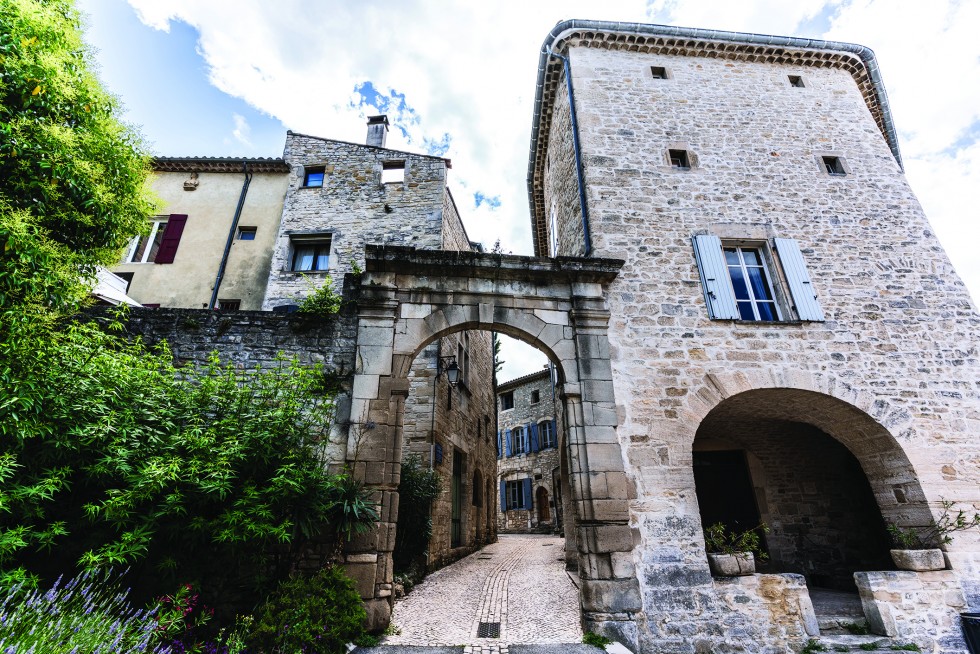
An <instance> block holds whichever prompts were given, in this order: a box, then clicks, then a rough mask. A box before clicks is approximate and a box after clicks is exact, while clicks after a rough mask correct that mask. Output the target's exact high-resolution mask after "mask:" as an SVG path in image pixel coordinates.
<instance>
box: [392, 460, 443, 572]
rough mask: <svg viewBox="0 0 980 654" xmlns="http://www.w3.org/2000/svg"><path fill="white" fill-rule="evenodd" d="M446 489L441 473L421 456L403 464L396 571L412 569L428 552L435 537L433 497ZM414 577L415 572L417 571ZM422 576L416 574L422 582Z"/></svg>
mask: <svg viewBox="0 0 980 654" xmlns="http://www.w3.org/2000/svg"><path fill="white" fill-rule="evenodd" d="M441 492H442V480H441V478H440V477H439V474H438V473H437V472H435V471H433V470H429V469H428V468H426V467H424V466H423V465H422V461H421V459H419V457H417V456H413V457H411V458H409V459H408V460H407V461H405V463H403V464H402V474H401V481H400V482H399V483H398V527H397V531H396V532H395V551H394V553H393V556H394V564H395V571H397V572H405V573H410V569H411V567H412V564H413V563H414V562H415V561H416V560H417V559H418V558H419V557H422V556H424V555H425V553H426V551H427V550H428V548H429V539H431V538H432V518H431V512H430V508H431V506H432V501H433V500H434V499H435V498H437V497H439V493H441ZM413 577H414V575H413ZM420 579H421V578H418V579H415V578H413V582H414V583H418V581H420Z"/></svg>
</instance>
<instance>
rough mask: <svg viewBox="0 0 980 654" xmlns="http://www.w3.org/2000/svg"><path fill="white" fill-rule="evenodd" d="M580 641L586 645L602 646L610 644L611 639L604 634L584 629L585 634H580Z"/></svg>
mask: <svg viewBox="0 0 980 654" xmlns="http://www.w3.org/2000/svg"><path fill="white" fill-rule="evenodd" d="M582 642H583V643H585V644H586V645H593V646H595V647H599V648H603V647H605V646H606V645H608V644H610V643H611V642H612V641H611V640H609V639H608V638H606V637H605V636H600V635H599V634H597V633H594V632H592V631H586V632H585V635H584V636H582Z"/></svg>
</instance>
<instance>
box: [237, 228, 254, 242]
mask: <svg viewBox="0 0 980 654" xmlns="http://www.w3.org/2000/svg"><path fill="white" fill-rule="evenodd" d="M255 231H256V228H255V227H239V228H238V240H239V241H254V240H255Z"/></svg>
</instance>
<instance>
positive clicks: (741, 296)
mask: <svg viewBox="0 0 980 654" xmlns="http://www.w3.org/2000/svg"><path fill="white" fill-rule="evenodd" d="M725 263H726V264H727V266H728V276H729V278H730V279H731V282H732V290H733V291H734V292H735V302H736V304H737V305H738V313H739V316H740V317H741V318H742V320H779V319H780V316H779V308H778V307H777V306H776V299H775V295H774V294H773V291H772V282H771V281H770V280H769V273H768V271H767V270H766V264H765V261H763V259H762V253H761V252H760V251H759V248H743V247H730V248H725Z"/></svg>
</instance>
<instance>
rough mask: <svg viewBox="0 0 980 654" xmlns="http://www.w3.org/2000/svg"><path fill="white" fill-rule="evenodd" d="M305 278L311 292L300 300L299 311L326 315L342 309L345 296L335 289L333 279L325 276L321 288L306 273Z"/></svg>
mask: <svg viewBox="0 0 980 654" xmlns="http://www.w3.org/2000/svg"><path fill="white" fill-rule="evenodd" d="M303 278H304V279H306V283H307V285H308V286H309V287H310V291H311V292H310V294H309V295H307V296H306V297H305V298H303V299H302V300H301V301H300V303H299V309H298V312H299V313H308V314H311V315H314V316H323V317H326V316H332V315H334V314H336V313H337V312H338V311H340V305H341V302H342V300H343V298H342V297H341V296H340V295H339V294H338V293H337V292H336V291H334V290H333V280H332V279H331V278H330V277H326V278H324V280H323V285H322V286H320V287H319V288H317V287H316V285H315V284H314V283H313V282H312V281H310V279H309V277H306V275H304V276H303Z"/></svg>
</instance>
